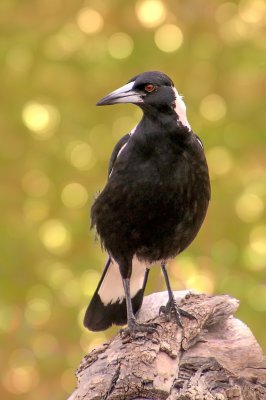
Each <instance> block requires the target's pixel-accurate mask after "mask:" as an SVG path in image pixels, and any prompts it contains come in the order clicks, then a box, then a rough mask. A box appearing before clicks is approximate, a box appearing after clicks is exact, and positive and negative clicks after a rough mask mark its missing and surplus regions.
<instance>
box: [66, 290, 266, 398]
mask: <svg viewBox="0 0 266 400" xmlns="http://www.w3.org/2000/svg"><path fill="white" fill-rule="evenodd" d="M175 297H176V299H177V302H178V303H179V305H180V306H181V307H182V308H183V309H184V310H186V311H188V312H189V313H191V314H192V315H194V316H195V317H196V318H195V319H188V318H186V317H182V323H183V327H184V328H183V330H182V329H180V328H179V327H178V326H177V324H176V323H175V322H174V321H170V322H167V321H166V319H165V316H164V315H161V316H159V315H158V310H159V308H160V306H161V305H164V304H165V303H166V302H167V298H168V297H167V293H166V292H161V293H155V294H152V295H150V296H147V297H145V299H144V302H143V306H142V308H141V311H140V313H139V315H138V320H140V321H141V322H153V323H158V329H157V333H153V334H141V335H139V336H138V337H137V338H135V339H134V340H131V339H129V338H128V337H126V338H124V337H123V335H121V333H120V332H118V333H117V335H116V336H114V337H113V338H112V339H111V340H110V341H108V342H107V343H104V344H103V345H101V346H99V347H98V348H96V349H95V350H93V351H92V352H91V353H90V354H88V355H86V356H85V357H84V359H83V360H82V362H81V364H80V366H79V368H78V370H77V374H76V375H77V381H78V386H77V389H76V390H75V392H74V393H73V394H72V395H71V396H70V398H69V400H80V399H83V400H122V399H123V400H128V399H135V400H144V399H156V400H160V399H167V400H266V357H265V356H264V355H263V352H262V350H261V348H260V346H259V345H258V343H257V342H256V339H255V338H254V336H253V335H252V333H251V331H250V329H249V328H248V327H247V326H246V325H245V324H244V323H243V322H241V321H240V320H238V319H236V318H234V317H233V314H234V312H235V311H236V309H237V308H238V305H239V302H238V301H237V300H236V299H234V298H232V297H230V296H228V295H220V296H209V295H206V294H194V293H190V292H175Z"/></svg>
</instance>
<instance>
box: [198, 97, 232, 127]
mask: <svg viewBox="0 0 266 400" xmlns="http://www.w3.org/2000/svg"><path fill="white" fill-rule="evenodd" d="M200 113H201V115H202V116H203V117H204V118H206V119H207V120H209V121H211V122H215V121H219V120H220V119H222V118H224V117H225V114H226V103H225V101H224V99H223V98H222V97H221V96H220V95H218V94H215V93H213V94H209V95H208V96H206V97H204V99H202V101H201V103H200Z"/></svg>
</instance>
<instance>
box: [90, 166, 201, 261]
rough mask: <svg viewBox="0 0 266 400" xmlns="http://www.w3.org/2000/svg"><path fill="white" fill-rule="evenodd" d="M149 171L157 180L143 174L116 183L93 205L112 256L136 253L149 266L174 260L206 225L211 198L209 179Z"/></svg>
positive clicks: (97, 221) (100, 230)
mask: <svg viewBox="0 0 266 400" xmlns="http://www.w3.org/2000/svg"><path fill="white" fill-rule="evenodd" d="M149 171H153V176H147V175H146V174H143V175H141V174H139V175H138V176H135V178H134V180H133V181H132V182H131V181H130V179H128V180H127V181H125V180H124V179H123V182H121V181H119V179H117V180H116V179H113V182H112V185H107V187H106V188H105V190H104V191H103V192H102V193H101V195H100V196H99V197H98V198H97V199H96V201H95V203H94V205H93V208H92V219H93V222H94V223H95V224H96V227H97V231H98V233H99V235H100V237H101V240H102V242H103V244H104V246H105V247H106V248H107V250H109V251H110V252H111V253H112V254H113V255H116V254H118V253H120V254H121V253H122V254H129V255H130V254H131V255H133V254H137V256H138V257H139V258H140V259H143V260H145V261H148V262H155V261H157V260H161V259H167V258H170V257H174V256H175V255H176V254H178V253H179V252H181V251H182V250H183V249H184V248H185V247H187V246H188V245H189V244H190V243H191V241H192V240H193V239H194V237H195V236H196V234H197V232H198V230H199V228H200V226H201V224H202V222H203V219H204V217H205V214H206V211H207V207H208V198H209V193H208V187H207V186H208V185H206V177H205V176H204V174H203V175H202V177H201V176H200V175H199V176H197V177H196V178H195V177H194V178H195V179H194V180H195V181H196V182H194V183H193V184H192V182H191V181H190V176H189V173H188V171H185V172H186V173H185V172H184V174H181V175H180V172H179V173H177V174H176V173H175V171H171V174H169V173H168V176H166V175H165V174H162V173H160V172H159V173H158V171H156V170H155V169H154V170H152V169H151V168H149ZM125 182H127V183H126V184H125ZM205 186H206V188H205ZM199 188H200V190H199Z"/></svg>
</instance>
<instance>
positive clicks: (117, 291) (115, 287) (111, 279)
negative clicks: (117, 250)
mask: <svg viewBox="0 0 266 400" xmlns="http://www.w3.org/2000/svg"><path fill="white" fill-rule="evenodd" d="M146 268H148V266H147V265H146V264H145V263H143V262H140V261H139V260H138V259H137V257H136V256H134V258H133V260H132V275H131V278H130V296H131V298H133V297H134V296H135V295H136V294H137V292H138V291H139V290H140V289H141V288H142V286H143V281H144V276H145V271H146ZM98 294H99V296H100V298H101V301H102V302H103V304H104V305H108V304H110V303H111V304H112V303H118V302H119V303H122V301H123V299H124V298H125V292H124V286H123V282H122V277H121V275H120V271H119V266H118V264H117V263H116V262H115V261H114V260H112V261H111V264H110V266H109V268H108V271H107V273H106V275H105V277H104V280H103V282H102V284H101V286H100V289H99V290H98Z"/></svg>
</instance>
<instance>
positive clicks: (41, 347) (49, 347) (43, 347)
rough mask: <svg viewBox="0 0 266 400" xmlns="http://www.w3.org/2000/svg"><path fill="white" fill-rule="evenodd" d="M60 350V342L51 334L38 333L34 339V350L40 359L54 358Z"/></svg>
mask: <svg viewBox="0 0 266 400" xmlns="http://www.w3.org/2000/svg"><path fill="white" fill-rule="evenodd" d="M58 348H59V345H58V342H57V340H56V338H55V337H54V336H53V335H50V334H49V333H38V334H37V335H36V336H34V337H33V339H32V349H33V352H34V354H35V355H36V356H37V357H38V358H46V357H50V356H52V355H53V354H54V353H55V352H56V351H57V350H58Z"/></svg>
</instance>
